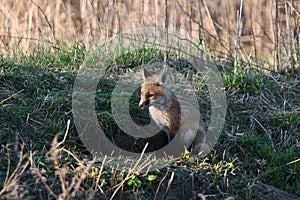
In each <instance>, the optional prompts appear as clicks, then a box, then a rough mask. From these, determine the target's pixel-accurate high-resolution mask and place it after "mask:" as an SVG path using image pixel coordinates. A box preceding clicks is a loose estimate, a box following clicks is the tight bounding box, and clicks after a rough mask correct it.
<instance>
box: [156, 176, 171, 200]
mask: <svg viewBox="0 0 300 200" xmlns="http://www.w3.org/2000/svg"><path fill="white" fill-rule="evenodd" d="M168 172H169V171H167V172H166V174H165V176H164V177H163V178H162V179H161V180H160V181H159V183H158V186H157V189H156V192H155V196H154V200H156V199H157V195H158V192H159V189H160V187H161V184H162V183H163V181H164V180H165V179H166V178H167V176H168Z"/></svg>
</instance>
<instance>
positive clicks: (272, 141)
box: [250, 116, 276, 152]
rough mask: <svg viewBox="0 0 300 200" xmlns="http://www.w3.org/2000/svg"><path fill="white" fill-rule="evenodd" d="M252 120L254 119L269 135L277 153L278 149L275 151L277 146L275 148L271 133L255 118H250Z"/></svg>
mask: <svg viewBox="0 0 300 200" xmlns="http://www.w3.org/2000/svg"><path fill="white" fill-rule="evenodd" d="M250 118H251V119H253V120H254V121H255V122H256V123H257V124H258V125H259V126H260V127H261V128H262V129H263V130H264V131H265V132H266V133H267V135H268V137H269V139H270V141H271V144H272V148H273V151H274V152H276V149H275V146H274V142H273V140H272V136H271V133H270V132H269V131H268V130H267V129H266V128H265V127H264V126H263V125H262V124H261V123H260V122H259V121H258V120H257V119H256V118H255V117H253V116H251V117H250Z"/></svg>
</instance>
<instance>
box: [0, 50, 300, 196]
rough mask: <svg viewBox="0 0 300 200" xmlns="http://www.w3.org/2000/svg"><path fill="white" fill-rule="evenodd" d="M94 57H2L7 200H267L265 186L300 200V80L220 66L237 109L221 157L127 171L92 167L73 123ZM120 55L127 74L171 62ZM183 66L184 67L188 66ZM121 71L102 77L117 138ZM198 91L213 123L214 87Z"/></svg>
mask: <svg viewBox="0 0 300 200" xmlns="http://www.w3.org/2000/svg"><path fill="white" fill-rule="evenodd" d="M87 53H88V52H87V51H86V50H85V49H84V48H83V47H81V46H79V45H74V46H73V47H72V48H70V49H68V48H60V49H59V50H55V51H54V52H53V51H52V52H50V51H48V50H47V49H43V48H42V47H37V48H36V49H35V50H33V51H32V52H31V53H30V54H29V55H24V54H22V53H19V52H17V53H15V54H14V55H13V56H11V57H0V93H1V97H0V102H1V103H0V121H1V124H0V141H1V146H2V148H1V150H0V159H1V160H0V163H1V164H0V188H2V189H0V195H1V198H3V199H20V198H29V197H34V198H42V199H53V198H61V199H70V198H73V199H88V198H89V199H109V198H110V197H114V198H119V199H124V198H125V197H126V199H153V198H154V197H156V198H157V199H163V198H164V197H166V199H178V198H182V199H186V198H187V197H188V198H192V199H196V198H197V197H198V198H201V197H205V198H206V199H225V198H228V197H234V198H235V199H261V198H262V197H261V195H262V194H261V193H259V191H258V190H257V189H256V187H255V185H256V183H258V182H263V183H266V184H268V185H272V186H274V187H276V188H279V189H282V190H284V191H287V192H289V193H290V194H294V195H296V196H300V192H299V191H300V179H299V177H300V162H299V158H300V153H299V152H300V144H299V142H300V141H299V138H300V130H299V127H300V125H299V123H300V113H299V112H300V102H299V99H300V87H299V80H298V79H296V78H293V77H289V75H288V74H283V75H282V74H275V73H274V74H271V73H269V74H266V73H263V72H259V71H257V70H255V69H253V68H251V67H249V66H248V67H243V68H241V70H240V71H239V72H238V73H234V69H233V65H230V64H228V63H227V64H225V63H221V62H220V63H218V64H219V65H220V71H221V74H222V77H223V80H224V84H225V87H226V95H227V102H228V110H227V116H226V124H225V127H224V130H223V132H222V135H221V137H220V139H219V142H218V144H217V145H216V146H215V147H214V150H213V152H212V153H211V154H210V155H208V156H207V157H206V158H197V157H192V156H189V155H188V154H185V155H183V156H182V157H181V158H179V159H176V160H175V161H174V162H173V163H172V164H171V165H170V166H168V167H165V168H162V169H160V170H156V171H152V172H142V171H141V170H139V168H138V167H139V166H141V165H142V164H141V163H140V165H137V167H136V168H132V170H130V171H124V170H122V168H119V169H116V168H110V167H108V166H106V165H104V163H106V162H109V161H110V158H103V160H101V161H100V162H98V161H93V158H92V156H91V155H90V154H89V153H88V152H87V150H86V149H85V147H84V146H83V144H82V143H81V141H80V139H79V137H78V135H77V132H76V130H75V127H74V122H73V116H72V112H71V111H72V103H71V100H72V87H73V84H74V81H75V77H76V72H77V71H78V69H79V67H80V65H81V63H82V62H83V61H84V58H85V56H86V55H87ZM121 55H122V57H120V58H117V60H116V61H115V62H114V63H115V65H114V66H112V69H115V68H117V67H118V66H121V68H122V69H123V70H128V69H129V68H131V67H133V66H135V65H138V64H141V63H144V62H145V61H148V60H150V58H151V57H155V58H157V59H163V57H162V56H161V54H160V53H159V51H157V50H155V49H154V50H153V49H152V50H149V51H147V49H141V50H138V51H136V52H133V53H131V54H130V53H129V52H127V51H124V54H121ZM172 58H173V57H172ZM175 59H176V57H174V61H175ZM175 67H176V68H177V69H182V70H183V71H184V68H185V64H183V65H182V66H180V65H176V66H175ZM113 72H114V70H112V71H111V73H112V75H111V77H110V78H109V79H108V78H103V79H100V82H99V85H98V88H99V89H102V90H101V92H99V93H97V95H96V110H97V117H98V120H99V122H101V124H102V128H103V129H104V130H105V133H106V134H107V135H108V136H109V137H110V139H111V140H112V141H115V142H118V137H122V131H121V130H119V129H118V127H117V125H116V123H115V122H114V120H113V116H112V113H111V110H110V99H111V91H112V89H113V87H114V85H115V81H116V79H114V76H113ZM193 86H194V87H195V90H196V92H197V95H198V97H199V102H200V108H201V110H202V111H203V115H204V118H205V121H206V122H208V119H209V115H210V111H209V107H210V104H209V102H208V101H209V96H208V95H209V94H208V92H207V88H206V87H205V86H202V85H201V83H199V82H196V81H195V82H193ZM137 101H138V94H135V95H133V96H132V98H131V100H130V102H132V104H131V105H130V107H131V111H130V112H131V113H132V116H135V114H137V113H139V116H140V117H139V118H141V117H142V116H144V118H143V119H142V122H141V121H139V120H141V119H135V120H137V121H139V122H140V123H145V121H146V122H147V120H148V119H147V113H141V112H140V109H138V108H137V106H135V105H137ZM143 120H145V121H144V122H143ZM131 140H134V138H131ZM86 161H90V162H86Z"/></svg>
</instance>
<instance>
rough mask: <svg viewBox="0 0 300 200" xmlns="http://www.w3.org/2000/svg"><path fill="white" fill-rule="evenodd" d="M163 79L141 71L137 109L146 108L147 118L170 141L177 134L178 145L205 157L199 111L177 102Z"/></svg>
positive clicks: (202, 124) (186, 103) (185, 102)
mask: <svg viewBox="0 0 300 200" xmlns="http://www.w3.org/2000/svg"><path fill="white" fill-rule="evenodd" d="M167 79H168V78H167V74H166V73H162V74H161V75H160V76H153V75H152V74H151V73H150V72H148V71H147V70H146V69H144V83H143V84H142V86H141V99H140V102H139V106H140V107H141V108H142V109H144V108H149V113H150V115H151V118H152V119H153V120H154V121H155V122H156V123H157V124H158V125H159V126H160V127H161V128H163V129H164V130H165V131H166V132H167V133H168V134H169V137H170V138H173V137H175V135H176V134H180V135H179V138H180V140H181V141H180V143H181V144H183V145H184V146H185V148H187V149H188V150H190V151H191V152H192V154H198V153H200V152H203V151H205V153H207V152H206V151H207V149H206V148H207V145H206V144H205V140H206V131H205V128H204V123H203V121H202V118H201V115H200V113H199V111H198V110H197V108H196V107H195V106H193V105H192V104H191V103H189V102H187V101H184V100H177V98H176V97H175V96H173V95H172V94H171V92H170V91H169V89H168V88H167V86H166V84H167ZM195 110H197V111H198V112H195ZM194 113H196V114H194ZM195 115H198V116H195Z"/></svg>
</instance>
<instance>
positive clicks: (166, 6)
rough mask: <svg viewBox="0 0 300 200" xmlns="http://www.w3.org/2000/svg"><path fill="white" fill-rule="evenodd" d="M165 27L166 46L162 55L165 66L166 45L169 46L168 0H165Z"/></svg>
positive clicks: (166, 57) (166, 58)
mask: <svg viewBox="0 0 300 200" xmlns="http://www.w3.org/2000/svg"><path fill="white" fill-rule="evenodd" d="M165 13H166V16H165V29H166V33H165V37H166V38H165V39H166V47H165V57H164V65H165V67H166V66H167V60H168V46H169V31H168V28H169V26H168V0H165Z"/></svg>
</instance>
